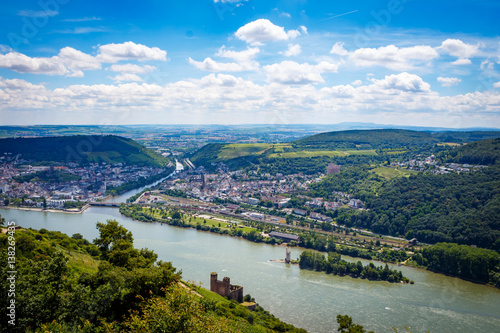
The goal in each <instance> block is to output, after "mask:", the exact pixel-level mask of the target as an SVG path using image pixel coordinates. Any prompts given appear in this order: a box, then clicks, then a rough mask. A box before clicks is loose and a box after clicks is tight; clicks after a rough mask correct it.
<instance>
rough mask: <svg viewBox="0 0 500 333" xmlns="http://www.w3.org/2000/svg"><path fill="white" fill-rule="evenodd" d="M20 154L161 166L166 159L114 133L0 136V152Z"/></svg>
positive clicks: (54, 159)
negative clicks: (31, 136)
mask: <svg viewBox="0 0 500 333" xmlns="http://www.w3.org/2000/svg"><path fill="white" fill-rule="evenodd" d="M5 153H10V154H12V155H14V156H15V155H18V154H20V157H21V158H23V159H26V160H31V161H35V162H62V163H65V162H76V163H79V164H87V163H93V162H98V163H99V162H106V163H109V164H114V163H126V164H129V165H144V166H164V165H166V164H167V163H168V160H167V159H166V158H165V157H163V156H161V155H159V154H157V153H156V152H154V151H152V150H151V149H148V148H145V147H143V146H142V145H140V144H139V143H137V142H135V141H134V140H131V139H127V138H123V137H119V136H114V135H74V136H54V137H41V138H5V139H0V154H1V155H4V154H5Z"/></svg>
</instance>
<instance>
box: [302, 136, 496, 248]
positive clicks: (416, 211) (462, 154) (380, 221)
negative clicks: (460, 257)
mask: <svg viewBox="0 0 500 333" xmlns="http://www.w3.org/2000/svg"><path fill="white" fill-rule="evenodd" d="M446 154H449V155H448V156H443V157H448V158H449V159H450V160H451V161H453V160H456V161H460V162H464V163H465V162H467V163H474V162H476V163H477V162H481V163H483V164H487V165H490V166H489V167H484V168H481V170H478V171H475V172H463V173H460V174H458V173H448V174H443V175H441V174H432V173H426V172H419V173H415V174H413V175H411V176H409V177H397V178H394V179H388V180H386V179H381V178H380V177H378V176H377V175H375V174H374V173H373V172H372V170H371V169H373V167H370V166H367V165H365V166H351V167H347V168H345V169H343V170H342V171H341V172H340V173H337V174H334V175H331V176H328V177H326V178H325V179H324V180H323V181H322V182H320V183H317V184H313V185H312V186H311V187H312V188H313V191H312V193H311V194H312V195H314V196H317V197H326V198H328V197H329V196H331V193H332V191H342V192H347V193H350V194H352V195H354V196H355V197H356V198H360V199H361V200H363V201H364V202H365V207H366V208H367V209H369V211H361V212H357V213H355V214H353V215H351V216H347V215H343V216H340V217H339V219H337V222H339V223H341V224H346V225H347V226H349V227H350V226H356V227H362V228H369V229H371V230H373V231H375V232H378V233H383V234H391V235H395V236H406V237H407V238H413V237H416V238H417V239H418V240H419V241H422V242H426V243H436V242H455V243H459V244H467V245H477V246H479V247H484V248H490V249H495V250H497V251H500V158H499V155H500V139H494V140H483V141H478V142H474V143H471V144H467V145H465V146H462V147H458V148H454V149H452V150H449V151H447V152H446ZM493 163H494V164H493ZM474 164H475V163H474Z"/></svg>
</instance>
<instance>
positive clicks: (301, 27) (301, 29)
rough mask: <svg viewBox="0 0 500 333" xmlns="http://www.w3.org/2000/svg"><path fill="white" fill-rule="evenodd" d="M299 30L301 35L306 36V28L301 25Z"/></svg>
mask: <svg viewBox="0 0 500 333" xmlns="http://www.w3.org/2000/svg"><path fill="white" fill-rule="evenodd" d="M299 29H300V31H302V33H303V34H304V35H307V28H306V27H305V26H303V25H301V26H300V27H299Z"/></svg>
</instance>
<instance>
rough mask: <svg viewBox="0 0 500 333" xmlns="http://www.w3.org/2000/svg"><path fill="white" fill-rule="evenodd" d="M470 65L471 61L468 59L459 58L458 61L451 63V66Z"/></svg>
mask: <svg viewBox="0 0 500 333" xmlns="http://www.w3.org/2000/svg"><path fill="white" fill-rule="evenodd" d="M471 63H472V61H471V60H470V59H464V58H460V59H457V60H455V61H453V62H452V63H451V64H452V65H457V66H462V65H470V64H471Z"/></svg>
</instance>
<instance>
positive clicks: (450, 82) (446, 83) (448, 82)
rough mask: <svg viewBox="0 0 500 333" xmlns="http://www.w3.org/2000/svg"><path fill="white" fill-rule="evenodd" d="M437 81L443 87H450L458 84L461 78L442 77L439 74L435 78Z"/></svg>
mask: <svg viewBox="0 0 500 333" xmlns="http://www.w3.org/2000/svg"><path fill="white" fill-rule="evenodd" d="M437 80H438V82H439V83H441V85H442V86H443V87H452V86H456V85H458V84H459V83H460V82H462V79H459V78H456V77H442V76H439V77H438V78H437Z"/></svg>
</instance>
